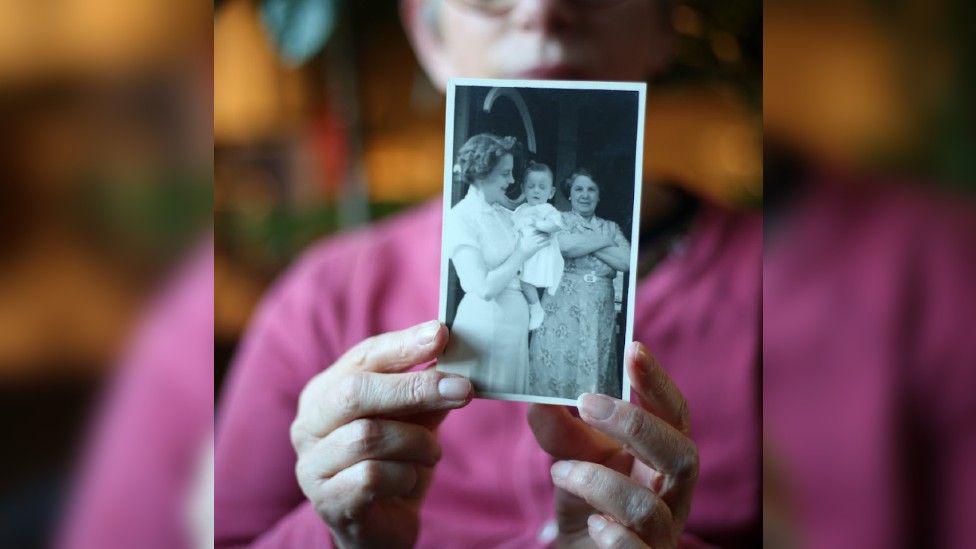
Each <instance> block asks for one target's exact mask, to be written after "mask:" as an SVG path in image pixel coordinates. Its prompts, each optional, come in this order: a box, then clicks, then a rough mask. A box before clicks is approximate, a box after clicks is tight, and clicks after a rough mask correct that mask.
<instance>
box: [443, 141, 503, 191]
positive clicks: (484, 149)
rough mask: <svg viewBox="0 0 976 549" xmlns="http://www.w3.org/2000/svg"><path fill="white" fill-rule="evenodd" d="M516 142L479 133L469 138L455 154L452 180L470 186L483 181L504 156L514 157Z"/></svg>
mask: <svg viewBox="0 0 976 549" xmlns="http://www.w3.org/2000/svg"><path fill="white" fill-rule="evenodd" d="M517 145H518V140H516V139H515V138H514V137H511V136H509V137H498V136H497V135H492V134H490V133H479V134H478V135H475V136H472V137H470V138H469V139H468V140H467V141H466V142H465V143H464V145H463V146H462V147H461V150H459V151H458V153H457V159H456V160H455V162H454V178H455V179H457V180H459V181H463V182H465V183H468V184H471V183H474V182H475V181H477V180H479V179H484V178H485V177H487V176H488V174H489V173H491V170H492V169H494V168H495V166H496V165H497V164H498V161H499V160H501V158H502V157H503V156H505V155H506V154H512V155H514V151H515V147H516V146H517Z"/></svg>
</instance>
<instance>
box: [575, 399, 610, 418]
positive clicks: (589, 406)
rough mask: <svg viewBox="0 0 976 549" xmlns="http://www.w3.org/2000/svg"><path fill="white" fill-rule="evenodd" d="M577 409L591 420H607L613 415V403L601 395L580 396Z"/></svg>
mask: <svg viewBox="0 0 976 549" xmlns="http://www.w3.org/2000/svg"><path fill="white" fill-rule="evenodd" d="M579 408H580V410H582V411H583V413H584V414H586V415H588V416H590V417H591V418H593V419H607V418H608V417H610V414H611V413H613V401H612V400H610V399H609V398H607V397H605V396H603V395H595V394H593V393H583V394H582V395H580V399H579Z"/></svg>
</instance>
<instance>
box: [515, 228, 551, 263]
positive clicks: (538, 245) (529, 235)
mask: <svg viewBox="0 0 976 549" xmlns="http://www.w3.org/2000/svg"><path fill="white" fill-rule="evenodd" d="M550 238H552V237H550V236H549V235H548V234H546V233H544V232H542V231H538V230H536V229H532V230H531V231H526V232H525V233H522V235H521V237H520V238H519V241H518V250H519V253H521V254H522V257H524V258H526V259H528V258H530V257H532V254H534V253H536V252H538V251H539V250H541V249H542V248H545V247H546V246H548V245H549V239H550Z"/></svg>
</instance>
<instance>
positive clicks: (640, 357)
mask: <svg viewBox="0 0 976 549" xmlns="http://www.w3.org/2000/svg"><path fill="white" fill-rule="evenodd" d="M634 358H635V359H637V362H639V363H640V364H642V365H643V364H647V351H646V350H644V346H643V345H641V344H640V343H639V342H637V341H635V342H634Z"/></svg>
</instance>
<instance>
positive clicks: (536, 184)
mask: <svg viewBox="0 0 976 549" xmlns="http://www.w3.org/2000/svg"><path fill="white" fill-rule="evenodd" d="M522 191H523V192H524V193H525V201H526V202H527V203H528V204H529V205H530V206H535V205H537V204H542V203H543V202H549V199H551V198H552V195H553V194H555V192H556V189H555V188H553V186H552V176H550V175H549V174H548V173H546V172H529V175H527V176H525V181H523V182H522Z"/></svg>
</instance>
